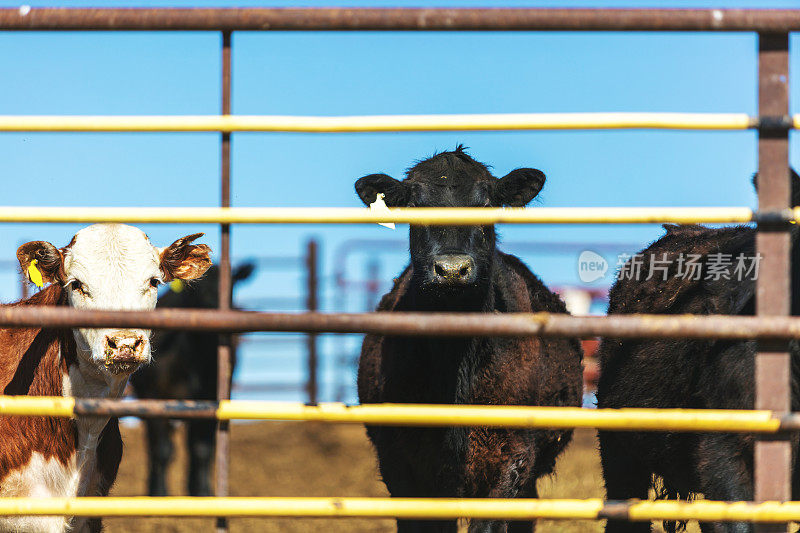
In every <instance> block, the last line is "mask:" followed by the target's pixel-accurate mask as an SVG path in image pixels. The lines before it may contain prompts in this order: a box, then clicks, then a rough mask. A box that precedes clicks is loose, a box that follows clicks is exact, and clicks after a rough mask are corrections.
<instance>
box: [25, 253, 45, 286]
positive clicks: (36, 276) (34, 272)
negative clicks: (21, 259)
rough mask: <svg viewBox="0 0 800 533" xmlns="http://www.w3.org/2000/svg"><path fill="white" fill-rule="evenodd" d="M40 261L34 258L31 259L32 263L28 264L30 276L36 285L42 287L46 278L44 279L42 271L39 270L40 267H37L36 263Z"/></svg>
mask: <svg viewBox="0 0 800 533" xmlns="http://www.w3.org/2000/svg"><path fill="white" fill-rule="evenodd" d="M38 262H39V260H38V259H34V260H33V261H31V264H30V265H28V277H29V278H30V279H31V281H32V282H33V284H34V285H36V286H37V287H39V288H40V289H41V288H42V287H44V280H43V279H42V273H41V272H39V269H38V268H36V263H38Z"/></svg>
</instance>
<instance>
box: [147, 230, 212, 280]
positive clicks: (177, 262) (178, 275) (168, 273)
mask: <svg viewBox="0 0 800 533" xmlns="http://www.w3.org/2000/svg"><path fill="white" fill-rule="evenodd" d="M202 236H203V234H202V233H195V234H193V235H187V236H186V237H182V238H180V239H178V240H177V241H175V242H173V243H172V244H170V245H169V246H167V247H166V248H162V249H161V252H160V254H159V255H160V256H161V272H162V274H163V275H164V281H172V280H173V279H182V280H190V279H197V278H199V277H200V276H202V275H203V274H205V273H206V270H208V269H209V267H210V266H211V258H210V257H209V255H210V254H211V248H209V247H208V246H206V245H205V244H192V241H194V240H195V239H199V238H200V237H202Z"/></svg>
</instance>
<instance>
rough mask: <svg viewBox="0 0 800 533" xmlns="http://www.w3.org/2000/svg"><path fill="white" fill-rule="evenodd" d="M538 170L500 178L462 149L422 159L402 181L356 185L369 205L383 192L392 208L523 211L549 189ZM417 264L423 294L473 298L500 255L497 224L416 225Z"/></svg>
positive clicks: (367, 180)
mask: <svg viewBox="0 0 800 533" xmlns="http://www.w3.org/2000/svg"><path fill="white" fill-rule="evenodd" d="M544 180H545V176H544V174H543V173H542V172H540V171H539V170H536V169H533V168H518V169H517V170H513V171H511V172H509V173H508V174H507V175H505V176H504V177H502V178H500V179H497V178H495V177H494V176H492V174H491V173H490V172H489V169H488V168H487V167H486V165H484V164H483V163H479V162H478V161H476V160H474V159H473V158H472V157H470V156H469V155H468V154H467V153H466V152H465V151H464V147H463V146H461V145H459V146H458V147H457V148H456V149H455V150H454V151H452V152H443V153H440V154H437V155H435V156H433V157H431V158H429V159H426V160H424V161H420V162H419V163H417V164H416V165H414V166H413V167H411V168H410V169H409V170H408V171H407V172H406V179H404V180H403V181H398V180H396V179H394V178H392V177H390V176H387V175H386V174H370V175H369V176H364V177H363V178H361V179H359V180H358V181H356V185H355V186H356V192H357V193H358V195H359V196H360V197H361V200H362V201H363V202H364V203H365V204H367V205H369V204H371V203H373V202H374V201H375V199H376V196H377V194H378V193H383V194H384V201H385V202H386V205H388V206H389V207H500V206H513V207H522V206H524V205H526V204H527V203H528V202H530V201H531V200H532V199H533V198H534V197H535V196H536V195H537V194H538V193H539V191H540V190H541V188H542V185H544ZM410 250H411V263H412V265H413V267H414V277H415V278H416V281H417V282H418V283H419V286H420V287H421V288H422V289H423V292H425V293H427V294H429V295H430V296H432V297H435V298H437V299H439V298H451V299H452V298H456V299H458V298H460V297H468V296H469V295H470V294H475V293H476V292H480V290H481V289H482V288H484V289H485V287H486V286H488V281H489V279H490V278H491V268H492V264H493V257H494V252H495V232H494V226H419V225H414V226H411V230H410Z"/></svg>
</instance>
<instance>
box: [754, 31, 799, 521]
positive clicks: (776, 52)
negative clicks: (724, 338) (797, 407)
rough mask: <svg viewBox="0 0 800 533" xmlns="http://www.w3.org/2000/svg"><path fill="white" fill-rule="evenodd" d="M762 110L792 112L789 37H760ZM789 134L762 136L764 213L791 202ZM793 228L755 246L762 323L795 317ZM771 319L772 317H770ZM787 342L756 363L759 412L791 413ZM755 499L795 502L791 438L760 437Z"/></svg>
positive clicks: (773, 229)
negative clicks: (758, 257) (778, 318)
mask: <svg viewBox="0 0 800 533" xmlns="http://www.w3.org/2000/svg"><path fill="white" fill-rule="evenodd" d="M758 42H759V46H758V111H759V114H760V115H762V116H766V115H774V114H782V113H788V112H789V35H788V34H787V33H781V34H765V33H761V34H759V36H758ZM788 141H789V132H788V131H785V130H767V131H764V130H762V131H759V137H758V171H759V175H758V176H759V177H758V181H759V184H758V185H759V187H758V205H759V209H785V208H787V207H789V206H790V205H791V203H790V189H791V187H790V180H789V142H788ZM789 228H790V226H789V225H788V224H766V225H765V224H759V226H758V232H757V234H756V247H757V251H758V253H759V254H761V256H762V260H761V266H760V272H759V277H758V281H757V289H756V315H757V316H758V317H761V318H763V319H767V320H769V319H773V318H772V317H784V316H787V315H789V314H790V313H791V294H792V293H791V278H790V276H791V257H790V255H791V240H790V231H789ZM768 317H769V318H768ZM790 372H791V369H790V358H789V344H788V341H787V340H774V339H773V340H761V341H759V343H758V355H757V357H756V362H755V382H756V398H755V408H756V409H768V410H772V411H775V412H778V413H788V412H790V411H791V384H790ZM754 463H755V500H756V501H759V502H763V501H787V500H791V498H792V491H791V488H792V485H791V477H792V476H791V474H792V449H791V442H790V440H789V437H788V436H786V435H778V436H773V437H769V438H759V439H758V440H757V441H756V445H755V452H754ZM787 528H788V524H758V525H757V526H756V529H757V531H759V532H760V533H766V532H771V533H772V532H778V531H783V532H785V531H787Z"/></svg>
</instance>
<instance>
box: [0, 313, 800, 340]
mask: <svg viewBox="0 0 800 533" xmlns="http://www.w3.org/2000/svg"><path fill="white" fill-rule="evenodd" d="M42 326H47V327H54V328H66V327H88V328H142V329H169V330H182V331H224V332H229V333H231V332H245V331H284V332H287V331H291V332H312V333H378V334H385V335H398V336H435V337H447V336H463V335H470V336H478V337H527V336H543V337H587V338H591V337H602V336H604V337H619V338H649V337H653V338H664V339H682V338H690V339H780V338H792V339H800V317H781V316H776V317H746V316H726V315H705V316H695V315H616V316H570V315H566V314H551V313H502V314H497V313H491V314H485V313H395V312H392V313H388V312H378V313H256V312H250V311H217V310H211V309H157V310H155V311H94V310H80V309H73V308H70V307H55V306H53V307H38V306H37V307H27V306H25V307H2V306H0V327H42Z"/></svg>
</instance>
